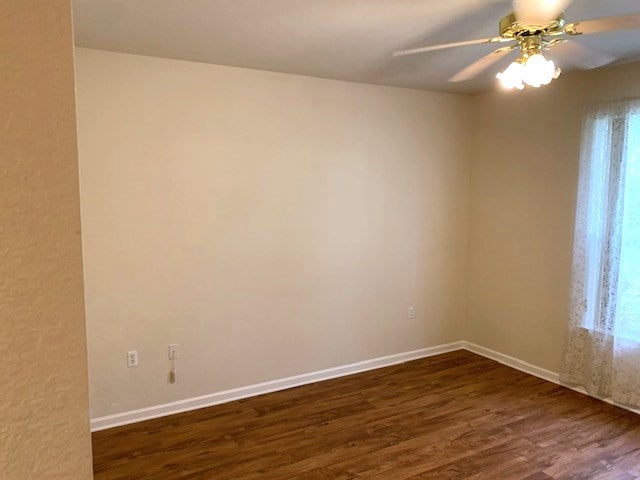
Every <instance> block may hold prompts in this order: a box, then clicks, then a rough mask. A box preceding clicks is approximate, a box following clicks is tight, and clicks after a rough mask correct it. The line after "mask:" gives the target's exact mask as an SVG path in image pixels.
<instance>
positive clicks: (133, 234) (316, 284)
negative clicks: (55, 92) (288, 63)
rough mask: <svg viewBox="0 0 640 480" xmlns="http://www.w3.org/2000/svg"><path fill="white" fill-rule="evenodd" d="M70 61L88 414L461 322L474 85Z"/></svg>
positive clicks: (315, 366)
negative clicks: (136, 357) (455, 91)
mask: <svg viewBox="0 0 640 480" xmlns="http://www.w3.org/2000/svg"><path fill="white" fill-rule="evenodd" d="M77 58H78V114H79V140H80V173H81V191H82V215H83V216H82V221H83V242H84V249H85V250H84V251H85V275H86V298H87V325H88V337H89V351H90V355H89V357H90V358H89V364H90V377H91V391H92V414H93V415H94V416H101V415H106V414H110V413H116V412H121V411H125V410H130V409H134V408H140V407H145V406H149V405H154V404H159V403H164V402H168V401H172V400H178V399H182V398H187V397H193V396H197V395H203V394H208V393H212V392H216V391H220V390H224V389H228V388H233V387H239V386H245V385H251V384H254V383H257V382H262V381H267V380H272V379H277V378H282V377H286V376H290V375H295V374H300V373H304V372H311V371H315V370H320V369H324V368H328V367H334V366H337V365H344V364H348V363H351V362H355V361H359V360H365V359H369V358H374V357H379V356H383V355H389V354H393V353H398V352H404V351H408V350H413V349H418V348H422V347H427V346H431V345H437V344H441V343H445V342H450V341H453V340H458V339H459V335H460V332H459V328H458V327H459V325H460V322H461V321H462V319H463V317H464V313H465V311H464V308H465V295H464V286H465V272H464V268H465V264H466V261H465V252H466V225H467V184H468V174H469V168H468V142H467V138H468V137H469V135H468V128H469V126H470V124H469V123H468V119H469V113H470V109H469V107H470V102H469V99H468V98H466V97H458V96H454V95H446V94H433V93H428V92H419V91H411V90H402V89H394V88H388V87H376V86H370V85H361V84H354V83H345V82H337V81H329V80H321V79H316V78H308V77H300V76H293V75H285V74H275V73H269V72H259V71H254V70H244V69H237V68H229V67H219V66H214V65H204V64H197V63H188V62H179V61H171V60H164V59H157V58H149V57H141V56H134V55H124V54H117V53H108V52H100V51H95V50H84V49H79V50H78V51H77ZM410 305H414V306H415V307H416V312H417V315H416V318H415V319H412V320H410V319H408V318H407V308H408V307H409V306H410ZM172 342H175V343H179V344H180V345H181V347H182V358H181V359H180V360H179V361H178V382H177V383H176V384H175V385H170V384H169V383H168V382H167V372H168V369H169V362H168V360H167V344H168V343H172ZM136 348H137V349H138V350H139V352H140V366H139V367H137V368H132V369H127V368H126V364H125V352H126V351H127V350H130V349H136Z"/></svg>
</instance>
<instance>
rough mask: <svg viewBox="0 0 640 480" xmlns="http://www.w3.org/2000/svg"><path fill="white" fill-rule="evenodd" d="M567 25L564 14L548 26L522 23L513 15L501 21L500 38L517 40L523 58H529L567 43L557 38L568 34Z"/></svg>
mask: <svg viewBox="0 0 640 480" xmlns="http://www.w3.org/2000/svg"><path fill="white" fill-rule="evenodd" d="M566 25H567V22H566V20H565V19H564V13H563V14H561V15H560V16H558V18H556V19H555V20H553V21H552V22H550V23H548V24H546V25H532V24H526V23H521V22H519V21H518V19H517V17H516V15H515V13H511V14H509V15H507V16H506V17H504V18H502V19H501V20H500V36H501V37H502V38H505V39H508V40H517V42H518V44H519V46H520V50H521V51H522V56H523V58H527V57H530V56H531V55H535V54H537V53H541V52H542V50H548V49H549V48H551V47H552V46H554V45H556V44H558V43H560V42H563V41H565V40H564V39H562V38H557V37H558V36H560V35H563V34H565V33H566V32H565V26H566ZM549 37H556V38H549Z"/></svg>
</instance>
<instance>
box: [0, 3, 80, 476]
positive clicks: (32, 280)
mask: <svg viewBox="0 0 640 480" xmlns="http://www.w3.org/2000/svg"><path fill="white" fill-rule="evenodd" d="M70 20H71V14H70V5H69V2H68V1H65V0H51V1H47V2H42V1H40V0H3V1H2V2H1V3H0V72H1V73H0V112H1V113H0V116H1V119H0V146H1V147H0V155H1V157H0V357H1V358H2V367H1V368H0V392H1V394H0V478H3V479H7V480H23V479H34V480H35V479H37V480H60V479H65V480H75V479H89V478H91V476H92V475H91V444H90V437H89V412H88V393H87V367H86V363H87V356H86V339H85V324H84V311H83V300H82V256H81V241H80V211H79V196H78V171H77V168H78V166H77V153H76V130H75V111H74V90H73V82H74V80H73V58H72V55H73V50H72V38H71V21H70Z"/></svg>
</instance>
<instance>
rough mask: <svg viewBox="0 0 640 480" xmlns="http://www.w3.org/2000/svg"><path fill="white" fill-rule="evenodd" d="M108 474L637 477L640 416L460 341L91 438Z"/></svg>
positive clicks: (219, 478)
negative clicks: (409, 358) (393, 362)
mask: <svg viewBox="0 0 640 480" xmlns="http://www.w3.org/2000/svg"><path fill="white" fill-rule="evenodd" d="M93 449H94V468H95V478H96V479H97V480H107V479H154V480H164V479H178V478H180V479H189V480H196V479H202V480H205V479H206V480H214V479H215V480H225V479H234V480H236V479H243V480H245V479H246V480H253V479H265V480H291V479H304V480H320V479H332V480H354V479H374V478H375V479H383V480H401V479H402V480H410V479H411V480H417V479H462V478H465V479H467V478H469V479H487V480H496V479H514V480H516V479H527V480H544V479H598V480H604V479H616V480H629V479H636V478H640V416H637V415H635V414H632V413H630V412H627V411H625V410H621V409H618V408H615V407H612V406H610V405H607V404H605V403H602V402H599V401H597V400H593V399H591V398H589V397H586V396H583V395H581V394H579V393H575V392H572V391H570V390H567V389H564V388H562V387H559V386H557V385H554V384H552V383H549V382H545V381H543V380H540V379H538V378H535V377H532V376H529V375H526V374H524V373H521V372H518V371H516V370H512V369H510V368H508V367H505V366H502V365H500V364H498V363H495V362H493V361H491V360H487V359H485V358H482V357H479V356H477V355H474V354H471V353H468V352H464V351H459V352H454V353H448V354H445V355H440V356H437V357H431V358H427V359H424V360H418V361H415V362H410V363H405V364H402V365H398V366H393V367H389V368H384V369H380V370H374V371H371V372H366V373H362V374H358V375H353V376H350V377H344V378H340V379H336V380H329V381H326V382H322V383H316V384H313V385H308V386H304V387H299V388H295V389H291V390H287V391H283V392H277V393H272V394H269V395H264V396H261V397H255V398H251V399H247V400H242V401H237V402H233V403H229V404H226V405H220V406H216V407H211V408H207V409H202V410H198V411H194V412H189V413H184V414H179V415H174V416H171V417H165V418H162V419H158V420H150V421H147V422H142V423H138V424H135V425H131V426H125V427H120V428H114V429H111V430H106V431H103V432H97V433H94V434H93Z"/></svg>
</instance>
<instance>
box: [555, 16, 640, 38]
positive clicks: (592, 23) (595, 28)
mask: <svg viewBox="0 0 640 480" xmlns="http://www.w3.org/2000/svg"><path fill="white" fill-rule="evenodd" d="M636 29H640V13H631V14H629V15H618V16H615V17H603V18H594V19H593V20H583V21H581V22H575V23H570V24H569V25H567V26H566V27H565V31H566V32H567V33H569V34H570V35H588V34H591V33H600V32H611V31H615V30H636Z"/></svg>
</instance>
